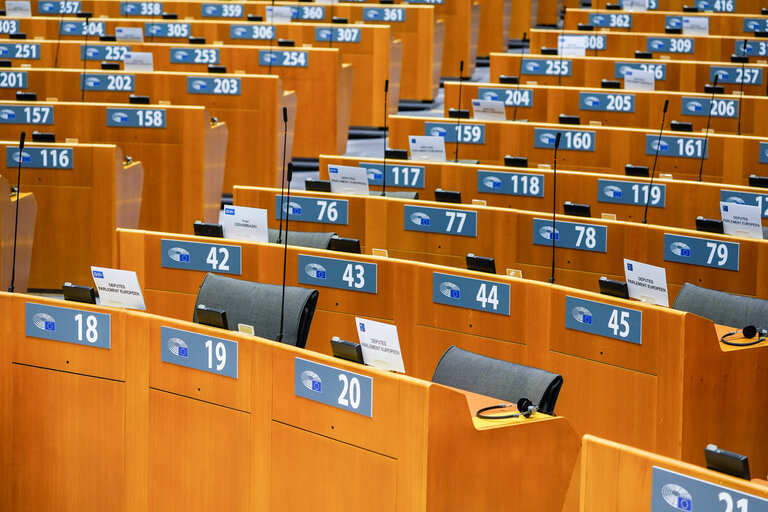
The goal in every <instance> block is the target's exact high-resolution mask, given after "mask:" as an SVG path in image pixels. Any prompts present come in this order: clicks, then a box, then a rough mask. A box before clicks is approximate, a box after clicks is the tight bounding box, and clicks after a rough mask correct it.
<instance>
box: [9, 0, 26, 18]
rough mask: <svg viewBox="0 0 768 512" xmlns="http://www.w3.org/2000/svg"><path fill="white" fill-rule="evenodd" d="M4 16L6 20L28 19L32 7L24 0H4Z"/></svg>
mask: <svg viewBox="0 0 768 512" xmlns="http://www.w3.org/2000/svg"><path fill="white" fill-rule="evenodd" d="M5 16H6V17H8V18H29V17H31V16H32V7H31V6H30V3H29V2H28V1H26V0H5Z"/></svg>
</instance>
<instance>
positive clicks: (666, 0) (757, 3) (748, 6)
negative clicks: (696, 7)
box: [593, 0, 763, 14]
mask: <svg viewBox="0 0 768 512" xmlns="http://www.w3.org/2000/svg"><path fill="white" fill-rule="evenodd" d="M609 3H612V2H610V1H609V0H595V3H594V4H593V7H596V8H598V9H605V5H606V4H609ZM656 5H657V6H658V9H659V10H660V11H678V12H680V11H682V10H683V6H685V5H688V4H687V3H686V1H685V0H657V2H656ZM733 5H734V7H733V9H734V12H741V13H750V14H758V13H759V12H760V7H761V6H763V4H762V3H761V0H739V1H737V2H734V3H733Z"/></svg>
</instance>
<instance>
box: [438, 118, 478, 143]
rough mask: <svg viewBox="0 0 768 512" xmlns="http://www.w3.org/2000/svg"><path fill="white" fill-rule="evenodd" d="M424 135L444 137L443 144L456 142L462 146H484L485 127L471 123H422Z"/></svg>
mask: <svg viewBox="0 0 768 512" xmlns="http://www.w3.org/2000/svg"><path fill="white" fill-rule="evenodd" d="M424 135H432V136H433V137H444V138H445V142H456V139H457V138H458V141H459V142H461V143H464V144H485V125H484V124H471V123H462V124H459V125H457V124H455V123H432V122H426V123H424Z"/></svg>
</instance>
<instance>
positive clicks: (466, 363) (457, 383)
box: [432, 345, 563, 414]
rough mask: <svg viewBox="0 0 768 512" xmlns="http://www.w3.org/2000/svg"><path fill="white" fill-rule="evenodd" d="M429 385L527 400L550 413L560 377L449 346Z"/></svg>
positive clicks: (560, 383) (560, 384) (557, 393)
mask: <svg viewBox="0 0 768 512" xmlns="http://www.w3.org/2000/svg"><path fill="white" fill-rule="evenodd" d="M432 382H437V383H438V384H444V385H446V386H452V387H454V388H459V389H463V390H465V391H471V392H473V393H479V394H482V395H486V396H490V397H493V398H498V399H499V400H506V401H508V402H511V403H517V401H518V400H520V399H521V398H528V399H529V400H530V401H532V402H533V403H534V404H536V405H537V406H538V407H539V410H540V411H542V412H545V413H547V414H553V413H554V411H555V403H556V402H557V396H558V395H559V394H560V388H561V386H562V385H563V377H562V376H561V375H557V374H555V373H550V372H548V371H545V370H540V369H538V368H533V367H531V366H523V365H520V364H515V363H510V362H508V361H502V360H501V359H494V358H492V357H487V356H483V355H480V354H475V353H474V352H469V351H466V350H462V349H460V348H459V347H457V346H455V345H454V346H452V347H450V348H449V349H448V350H446V351H445V353H444V354H443V356H442V357H441V358H440V361H438V363H437V367H436V368H435V374H434V375H433V376H432Z"/></svg>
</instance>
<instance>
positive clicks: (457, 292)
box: [432, 272, 509, 316]
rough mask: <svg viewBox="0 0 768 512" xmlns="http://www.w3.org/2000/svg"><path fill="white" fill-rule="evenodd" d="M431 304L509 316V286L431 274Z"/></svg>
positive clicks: (436, 273)
mask: <svg viewBox="0 0 768 512" xmlns="http://www.w3.org/2000/svg"><path fill="white" fill-rule="evenodd" d="M432 302H434V303H436V304H445V305H447V306H456V307H459V308H466V309H474V310H476V311H486V312H488V313H496V314H497V315H505V316H509V285H508V284H506V283H498V282H496V281H486V280H485V279H473V278H470V277H461V276H454V275H451V274H441V273H440V272H432Z"/></svg>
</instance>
